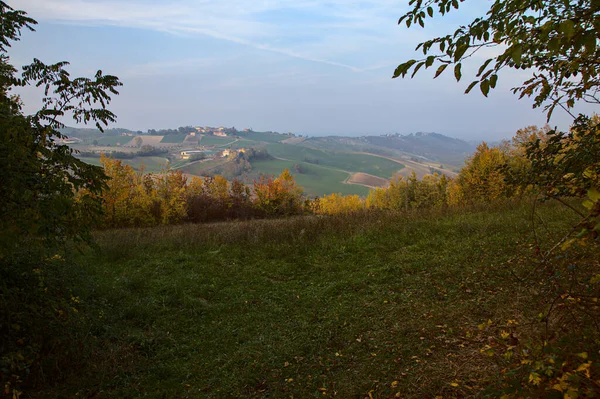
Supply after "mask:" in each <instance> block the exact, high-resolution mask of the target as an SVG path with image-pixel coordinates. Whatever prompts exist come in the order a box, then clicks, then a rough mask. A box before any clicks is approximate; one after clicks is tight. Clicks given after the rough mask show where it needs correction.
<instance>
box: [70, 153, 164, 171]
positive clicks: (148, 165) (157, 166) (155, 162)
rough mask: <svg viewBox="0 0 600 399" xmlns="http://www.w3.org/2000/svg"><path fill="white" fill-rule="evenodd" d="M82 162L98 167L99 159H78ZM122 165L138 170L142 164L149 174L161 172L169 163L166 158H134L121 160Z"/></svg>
mask: <svg viewBox="0 0 600 399" xmlns="http://www.w3.org/2000/svg"><path fill="white" fill-rule="evenodd" d="M79 159H81V160H82V161H84V162H86V163H89V164H91V165H97V166H100V157H98V158H96V157H79ZM121 161H122V162H123V164H125V165H129V166H131V167H133V168H134V169H135V170H140V169H141V167H142V164H143V165H144V170H145V171H146V172H149V173H159V172H162V170H163V168H164V166H165V165H166V164H167V163H168V162H169V160H168V159H167V158H163V157H135V158H131V159H122V160H121Z"/></svg>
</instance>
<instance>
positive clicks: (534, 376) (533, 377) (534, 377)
mask: <svg viewBox="0 0 600 399" xmlns="http://www.w3.org/2000/svg"><path fill="white" fill-rule="evenodd" d="M529 382H530V383H532V384H533V385H536V386H537V385H540V382H542V378H541V377H540V375H539V374H538V373H531V374H529Z"/></svg>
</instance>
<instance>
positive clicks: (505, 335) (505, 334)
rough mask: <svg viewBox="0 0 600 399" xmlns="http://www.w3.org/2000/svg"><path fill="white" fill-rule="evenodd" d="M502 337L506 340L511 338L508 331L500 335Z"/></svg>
mask: <svg viewBox="0 0 600 399" xmlns="http://www.w3.org/2000/svg"><path fill="white" fill-rule="evenodd" d="M500 336H501V337H502V339H506V338H508V337H510V334H509V333H507V332H506V331H502V332H501V333H500Z"/></svg>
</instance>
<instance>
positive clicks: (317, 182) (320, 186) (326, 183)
mask: <svg viewBox="0 0 600 399" xmlns="http://www.w3.org/2000/svg"><path fill="white" fill-rule="evenodd" d="M296 164H298V165H300V167H301V168H302V173H298V172H297V171H296V170H295V169H294V166H295V165H296ZM283 169H289V171H290V172H291V173H292V175H294V179H295V180H296V183H298V185H299V186H301V187H303V188H304V192H305V193H306V195H308V196H323V195H327V194H331V193H341V194H343V195H353V194H358V195H362V196H365V197H366V196H367V195H368V194H369V189H368V188H367V187H364V186H361V185H357V184H346V183H344V181H345V180H346V179H347V178H348V173H347V172H343V171H340V170H336V169H331V168H328V167H324V166H320V165H314V164H309V163H306V162H299V163H298V162H294V161H284V160H280V159H271V160H268V161H252V171H253V172H255V173H258V174H264V175H273V176H275V177H277V176H279V174H280V173H281V171H282V170H283Z"/></svg>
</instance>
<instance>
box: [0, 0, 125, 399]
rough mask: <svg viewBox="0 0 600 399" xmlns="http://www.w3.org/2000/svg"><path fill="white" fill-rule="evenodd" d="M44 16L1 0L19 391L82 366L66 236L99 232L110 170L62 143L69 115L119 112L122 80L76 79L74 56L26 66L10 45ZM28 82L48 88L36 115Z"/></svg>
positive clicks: (3, 331)
mask: <svg viewBox="0 0 600 399" xmlns="http://www.w3.org/2000/svg"><path fill="white" fill-rule="evenodd" d="M35 24H36V21H34V20H33V19H31V18H29V17H27V15H26V14H25V13H24V12H23V11H18V10H14V9H12V8H11V7H9V6H8V5H7V4H6V3H4V2H2V1H0V174H1V177H0V298H2V301H0V386H2V388H3V393H4V394H5V395H6V396H9V395H10V396H12V397H19V395H20V389H21V387H22V386H23V384H27V382H28V381H27V380H28V379H31V380H35V379H36V378H37V377H39V376H40V375H41V374H42V373H41V372H40V373H39V374H36V371H40V370H43V375H44V377H45V378H49V379H55V377H57V376H58V374H59V370H60V369H61V368H62V367H63V366H65V365H70V367H77V366H78V364H77V361H78V360H77V359H76V358H75V357H74V356H71V355H69V354H68V353H69V352H70V353H77V351H78V349H76V348H77V345H78V344H81V342H80V341H79V342H77V341H76V340H75V339H74V337H75V336H77V333H76V332H75V331H76V328H75V327H76V326H77V323H76V322H75V321H71V320H72V318H73V311H72V309H73V304H72V303H69V302H70V300H69V299H68V298H70V297H69V295H68V292H67V289H66V285H65V284H66V283H65V279H64V276H65V274H64V273H63V272H65V269H66V268H65V267H64V266H65V263H63V262H64V259H65V257H63V256H61V254H62V255H64V254H65V251H64V250H65V249H66V246H65V244H66V243H68V242H73V241H80V240H87V239H88V238H89V233H90V227H91V226H92V225H93V222H94V221H95V220H96V219H97V215H98V212H99V210H100V208H101V202H100V199H99V194H100V193H101V191H102V189H103V188H104V186H105V176H104V173H103V172H102V169H101V168H99V167H96V166H92V165H88V164H86V163H84V162H82V161H80V160H79V159H78V158H77V157H75V155H74V154H73V150H71V149H70V148H69V147H68V146H66V145H62V144H59V139H62V138H64V137H65V136H64V135H62V134H61V133H60V132H59V131H58V129H59V128H61V127H64V125H63V124H62V122H61V121H60V119H61V118H63V117H65V116H66V115H71V116H72V118H73V119H74V120H75V122H83V123H89V122H93V123H95V124H96V126H97V127H98V128H100V129H101V128H102V125H107V124H108V123H109V122H113V121H114V120H115V118H116V117H115V115H114V114H113V113H112V112H110V111H109V110H107V109H106V106H107V105H108V104H109V103H110V100H111V97H110V95H111V94H118V93H117V91H116V89H117V87H118V86H120V85H121V83H120V82H119V80H118V79H117V78H116V77H114V76H110V75H104V74H103V73H102V72H101V71H98V72H97V73H96V75H95V76H94V77H93V78H75V79H72V78H71V77H70V75H69V73H68V72H67V71H66V69H65V67H66V66H67V65H68V63H66V62H59V63H57V64H52V65H47V64H44V63H42V62H41V61H40V60H38V59H34V61H33V62H32V63H31V65H28V66H25V67H23V69H22V72H21V73H20V75H18V74H17V69H16V68H15V67H14V66H12V65H11V64H10V60H9V57H8V55H7V50H8V49H9V48H10V46H11V44H12V43H14V42H15V41H18V40H19V37H20V35H21V31H22V30H25V29H29V30H32V31H33V26H34V25H35ZM27 85H35V86H38V87H41V88H43V90H44V97H43V103H42V108H41V109H40V110H39V111H38V112H36V113H35V114H33V115H25V114H23V112H22V103H21V100H20V98H19V97H18V96H16V95H14V94H12V93H11V91H12V90H13V89H14V88H17V87H23V86H27ZM51 273H53V274H52V276H53V277H52V278H50V277H49V276H50V274H51ZM49 281H52V282H53V283H52V284H50V283H48V282H49ZM69 312H70V313H69ZM68 315H70V316H68ZM82 336H83V335H82ZM63 371H64V369H63Z"/></svg>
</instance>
